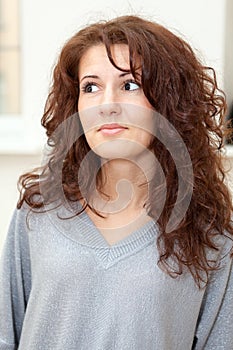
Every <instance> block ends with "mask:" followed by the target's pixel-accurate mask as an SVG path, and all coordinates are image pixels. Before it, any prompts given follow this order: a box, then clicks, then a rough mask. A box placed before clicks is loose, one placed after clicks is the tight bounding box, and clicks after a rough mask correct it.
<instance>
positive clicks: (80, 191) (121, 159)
mask: <svg viewBox="0 0 233 350" xmlns="http://www.w3.org/2000/svg"><path fill="white" fill-rule="evenodd" d="M225 107H226V105H225V99H224V95H223V93H222V92H221V90H219V89H218V86H217V82H216V78H215V73H214V71H213V70H212V69H211V68H207V67H203V66H202V64H201V63H200V62H199V61H198V59H197V58H196V57H195V55H194V53H193V51H192V49H191V48H190V46H189V45H188V44H187V43H185V42H184V41H183V40H182V39H180V38H178V37H177V36H175V35H174V34H172V33H171V32H169V31H168V30H167V29H165V28H163V27H162V26H160V25H158V24H156V23H153V22H149V21H147V20H144V19H142V18H139V17H136V16H124V17H119V18H116V19H113V20H111V21H108V22H100V23H96V24H93V25H90V26H88V27H86V28H84V29H82V30H81V31H79V32H78V33H77V34H76V35H74V36H73V37H72V38H71V39H70V40H69V41H68V42H67V43H66V44H65V46H64V48H63V49H62V52H61V54H60V57H59V60H58V63H57V65H56V67H55V70H54V80H53V85H52V88H51V92H50V94H49V96H48V100H47V103H46V107H45V112H44V115H43V118H42V124H43V126H44V127H45V128H46V131H47V136H48V145H49V148H48V152H47V158H46V160H45V164H44V166H42V167H41V168H40V169H37V170H35V171H34V172H32V173H28V174H25V175H23V176H22V177H21V178H20V184H21V187H22V190H21V197H20V200H19V202H18V208H17V210H16V211H15V214H14V217H13V219H12V222H11V226H10V229H9V233H8V236H7V240H6V243H5V248H4V252H3V256H2V263H1V289H0V290H1V291H0V311H1V318H0V349H23V350H27V349H28V350H29V349H30V350H38V349H52V350H64V349H67V350H72V349H85V350H86V349H88V350H91V349H93V350H97V349H98V350H100V349H101V350H103V349H104V350H109V349H120V350H123V349H127V350H129V349H134V350H137V349H138V350H139V349H140V350H141V349H148V350H152V349H153V350H154V349H160V350H161V349H164V350H168V349H172V350H173V349H179V350H180V349H182V350H183V349H184V350H187V349H211V350H213V349H220V348H221V349H226V350H227V349H231V348H232V343H233V316H232V307H233V298H232V294H231V292H233V281H232V273H231V264H232V258H231V251H232V235H233V226H232V222H231V211H232V204H231V198H230V194H229V192H228V189H227V187H226V186H225V184H224V171H223V165H222V160H221V149H222V147H223V143H222V140H223V121H224V113H225Z"/></svg>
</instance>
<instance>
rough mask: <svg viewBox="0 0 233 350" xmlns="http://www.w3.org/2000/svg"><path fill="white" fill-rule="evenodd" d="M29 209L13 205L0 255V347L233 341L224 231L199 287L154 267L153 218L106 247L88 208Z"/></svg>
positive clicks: (232, 276) (103, 348)
mask: <svg viewBox="0 0 233 350" xmlns="http://www.w3.org/2000/svg"><path fill="white" fill-rule="evenodd" d="M57 211H58V212H59V215H60V216H63V217H64V216H65V215H66V214H67V213H66V210H65V209H64V208H60V209H59V210H57ZM27 213H28V210H27V209H25V208H24V209H20V210H16V211H15V214H14V216H13V219H12V222H11V225H10V229H9V232H8V235H7V239H6V242H5V246H4V250H3V254H2V259H1V265H0V350H13V349H20V350H40V349H41V350H113V349H114V350H157V349H158V350H176V349H177V350H189V349H192V344H193V343H195V344H196V345H195V347H194V345H193V349H194V348H195V350H196V349H205V350H207V349H208V350H215V349H216V350H220V349H224V350H230V349H233V273H232V272H231V263H232V262H231V259H230V258H229V250H230V248H231V244H232V243H231V240H230V239H227V238H224V237H220V238H219V245H220V246H221V247H222V248H221V252H220V254H219V253H218V254H219V256H218V258H219V259H221V269H220V270H218V271H215V272H213V273H212V277H211V281H210V283H209V284H208V286H207V288H205V289H201V290H199V289H198V288H197V287H196V285H195V283H194V281H193V279H192V277H191V276H190V274H189V273H188V272H186V273H184V274H183V275H181V276H180V277H178V278H176V279H173V278H171V277H169V276H168V275H167V274H165V273H164V272H162V271H161V270H160V269H159V268H158V266H157V259H158V254H157V249H156V237H157V235H158V228H157V226H156V224H155V223H154V222H153V221H150V222H148V223H147V224H145V225H144V226H143V227H141V228H140V229H139V230H137V231H135V232H132V233H131V235H130V236H128V237H127V238H125V239H123V240H121V241H120V242H118V243H117V244H115V245H113V246H109V245H108V244H107V242H106V240H105V239H104V238H103V236H102V235H101V234H100V232H99V231H98V229H97V228H96V227H95V225H94V224H93V222H92V221H91V220H90V218H89V216H88V215H87V214H86V213H82V214H81V215H80V216H78V217H75V218H73V219H69V220H61V219H60V218H58V216H57V213H56V210H52V211H50V212H46V213H39V214H38V213H37V214H33V213H30V214H29V216H28V217H27ZM26 220H27V222H26ZM210 258H211V256H210Z"/></svg>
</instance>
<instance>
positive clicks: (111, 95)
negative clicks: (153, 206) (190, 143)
mask: <svg viewBox="0 0 233 350" xmlns="http://www.w3.org/2000/svg"><path fill="white" fill-rule="evenodd" d="M112 55H113V58H114V61H115V62H116V64H117V65H118V66H119V67H121V68H124V69H129V51H128V46H127V45H123V44H121V45H113V46H112ZM140 73H141V72H140V70H138V77H137V81H135V78H134V77H133V76H132V74H131V73H126V72H122V71H121V70H118V69H116V68H115V67H114V66H113V65H112V64H111V62H110V61H109V59H108V56H107V53H106V49H105V47H104V46H103V45H97V46H93V47H91V48H89V49H88V50H87V51H86V53H85V54H84V55H83V57H82V59H81V61H80V64H79V81H80V95H79V101H78V110H79V117H80V121H81V124H82V126H83V129H84V133H85V137H86V140H87V142H88V144H89V146H90V148H91V149H92V150H93V151H94V152H95V153H96V154H97V155H98V156H99V157H100V159H101V163H102V167H101V172H102V173H104V175H105V177H107V181H106V182H105V184H104V186H103V188H102V191H103V192H104V193H107V194H108V195H109V196H110V200H108V201H107V200H106V198H103V196H102V197H101V196H100V195H99V194H97V193H96V195H95V196H93V205H94V207H95V208H96V209H97V210H99V211H100V212H101V213H104V215H105V216H106V218H105V219H103V218H100V217H99V216H97V215H95V214H94V213H93V212H91V211H89V212H88V214H89V215H90V217H91V219H92V220H93V222H94V223H95V224H96V226H97V227H98V229H99V230H100V231H101V232H102V234H103V235H104V237H105V239H106V240H107V241H108V243H109V244H114V243H116V242H118V241H119V240H120V239H122V238H124V237H126V236H127V235H129V234H130V233H131V232H132V231H133V230H135V229H136V228H138V227H140V226H141V225H143V224H144V223H145V222H147V221H148V220H149V219H150V218H149V217H148V216H147V214H146V213H145V210H144V209H143V204H144V202H145V200H146V198H147V196H148V185H147V182H148V180H149V179H148V177H149V176H151V174H150V172H151V164H153V156H152V155H151V152H149V151H148V147H149V145H150V142H151V139H152V137H153V136H152V134H153V125H154V124H153V109H152V106H151V105H150V103H149V102H148V100H147V98H146V96H145V95H144V92H143V89H142V88H141V87H140ZM106 125H107V126H106ZM109 128H110V130H109ZM148 164H150V166H149V167H148ZM142 184H144V185H142ZM119 223H120V224H119Z"/></svg>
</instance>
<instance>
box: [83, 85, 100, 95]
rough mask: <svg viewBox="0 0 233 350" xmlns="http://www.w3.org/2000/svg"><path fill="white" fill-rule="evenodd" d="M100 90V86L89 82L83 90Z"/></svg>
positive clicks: (88, 91) (89, 91)
mask: <svg viewBox="0 0 233 350" xmlns="http://www.w3.org/2000/svg"><path fill="white" fill-rule="evenodd" d="M98 90H99V88H98V86H97V85H96V84H95V83H87V84H86V85H84V87H83V88H82V91H83V92H85V93H92V92H97V91H98Z"/></svg>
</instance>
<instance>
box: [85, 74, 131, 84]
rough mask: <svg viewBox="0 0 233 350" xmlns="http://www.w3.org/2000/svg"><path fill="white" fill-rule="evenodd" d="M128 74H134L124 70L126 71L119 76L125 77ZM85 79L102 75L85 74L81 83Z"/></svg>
mask: <svg viewBox="0 0 233 350" xmlns="http://www.w3.org/2000/svg"><path fill="white" fill-rule="evenodd" d="M126 75H132V73H131V72H124V73H121V74H120V75H119V78H122V77H124V76H126ZM84 79H100V77H99V76H98V75H85V76H84V77H83V78H82V79H81V80H80V83H81V81H83V80H84Z"/></svg>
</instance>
